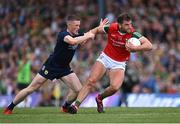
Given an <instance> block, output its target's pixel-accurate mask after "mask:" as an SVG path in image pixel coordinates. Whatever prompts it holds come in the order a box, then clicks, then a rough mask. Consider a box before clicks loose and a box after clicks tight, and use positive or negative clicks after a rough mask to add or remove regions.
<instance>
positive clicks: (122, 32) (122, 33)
mask: <svg viewBox="0 0 180 124" xmlns="http://www.w3.org/2000/svg"><path fill="white" fill-rule="evenodd" d="M118 32H119V33H120V34H121V35H124V34H126V32H124V31H121V30H119V31H118Z"/></svg>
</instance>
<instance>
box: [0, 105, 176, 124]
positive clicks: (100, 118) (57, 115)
mask: <svg viewBox="0 0 180 124" xmlns="http://www.w3.org/2000/svg"><path fill="white" fill-rule="evenodd" d="M105 110H106V113H103V114H99V113H97V111H96V108H81V109H80V110H79V112H78V114H75V115H71V114H64V113H61V112H59V108H56V107H38V108H16V109H15V110H14V113H13V114H12V115H8V116H5V115H3V114H2V111H3V109H2V108H0V111H1V114H0V123H30V122H31V123H43V122H45V123H57V122H59V123H60V122H62V123H120V122H122V123H180V108H120V107H116V108H106V109H105Z"/></svg>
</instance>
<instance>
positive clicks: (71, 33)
mask: <svg viewBox="0 0 180 124" xmlns="http://www.w3.org/2000/svg"><path fill="white" fill-rule="evenodd" d="M67 32H69V33H70V35H72V36H74V35H77V34H74V33H73V32H71V31H70V30H69V29H67Z"/></svg>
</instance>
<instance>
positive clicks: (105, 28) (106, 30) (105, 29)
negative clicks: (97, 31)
mask: <svg viewBox="0 0 180 124" xmlns="http://www.w3.org/2000/svg"><path fill="white" fill-rule="evenodd" d="M103 30H104V32H105V33H108V31H109V25H105V26H104V27H103Z"/></svg>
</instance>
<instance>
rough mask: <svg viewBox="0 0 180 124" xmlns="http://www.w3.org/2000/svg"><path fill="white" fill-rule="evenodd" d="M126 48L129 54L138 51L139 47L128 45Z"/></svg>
mask: <svg viewBox="0 0 180 124" xmlns="http://www.w3.org/2000/svg"><path fill="white" fill-rule="evenodd" d="M125 47H126V50H127V51H129V52H136V51H137V46H134V45H133V44H132V43H126V45H125Z"/></svg>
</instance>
